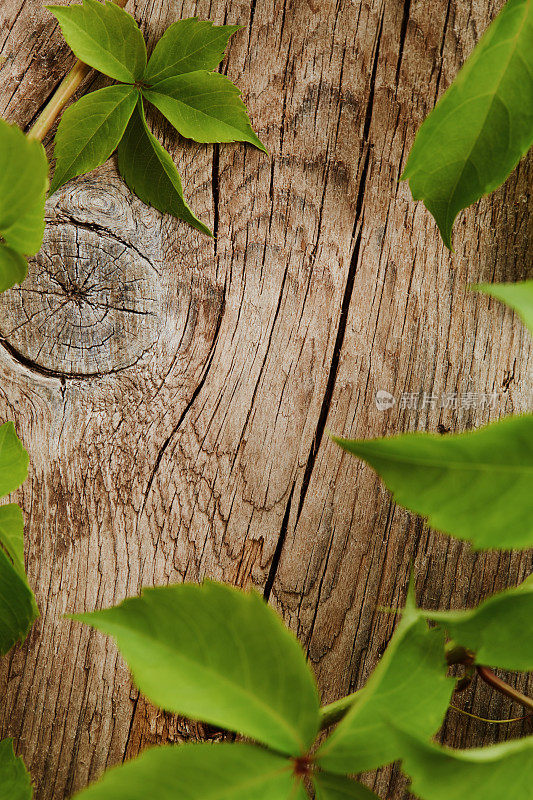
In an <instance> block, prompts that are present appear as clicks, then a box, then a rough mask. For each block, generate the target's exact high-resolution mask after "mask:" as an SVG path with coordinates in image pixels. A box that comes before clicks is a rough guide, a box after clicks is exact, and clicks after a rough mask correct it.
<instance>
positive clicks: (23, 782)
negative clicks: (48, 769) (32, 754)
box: [0, 739, 33, 800]
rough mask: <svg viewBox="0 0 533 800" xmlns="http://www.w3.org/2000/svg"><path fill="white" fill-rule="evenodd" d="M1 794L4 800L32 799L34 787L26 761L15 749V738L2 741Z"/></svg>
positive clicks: (0, 753) (0, 752)
mask: <svg viewBox="0 0 533 800" xmlns="http://www.w3.org/2000/svg"><path fill="white" fill-rule="evenodd" d="M0 796H1V797H2V798H3V800H31V798H32V797H33V789H32V785H31V779H30V776H29V775H28V772H27V771H26V767H25V766H24V762H23V760H22V759H21V758H17V756H16V755H15V751H14V750H13V739H3V740H2V741H1V742H0Z"/></svg>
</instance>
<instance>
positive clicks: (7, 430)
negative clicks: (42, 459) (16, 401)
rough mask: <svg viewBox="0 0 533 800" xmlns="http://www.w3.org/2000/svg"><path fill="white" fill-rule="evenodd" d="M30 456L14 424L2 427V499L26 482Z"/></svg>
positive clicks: (8, 423)
mask: <svg viewBox="0 0 533 800" xmlns="http://www.w3.org/2000/svg"><path fill="white" fill-rule="evenodd" d="M27 474H28V454H27V452H26V451H25V450H24V448H23V447H22V443H21V441H20V439H19V438H18V436H17V434H16V433H15V426H14V425H13V423H12V422H5V423H4V424H3V425H0V497H3V496H4V495H6V494H9V493H10V492H14V491H15V489H18V487H19V486H20V485H21V483H23V482H24V481H25V480H26V476H27Z"/></svg>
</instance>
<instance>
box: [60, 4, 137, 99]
mask: <svg viewBox="0 0 533 800" xmlns="http://www.w3.org/2000/svg"><path fill="white" fill-rule="evenodd" d="M46 7H47V8H48V10H49V11H51V12H52V14H53V15H54V16H55V17H56V19H57V21H58V22H59V24H60V26H61V31H62V33H63V36H64V37H65V40H66V42H67V44H68V45H69V47H70V48H71V50H73V51H74V53H75V54H76V56H77V57H78V58H79V59H81V60H82V61H84V62H85V63H86V64H89V66H91V67H94V69H97V70H99V71H100V72H103V73H104V74H105V75H109V77H110V78H114V79H115V80H117V81H122V82H123V83H135V82H136V81H140V80H141V78H142V76H143V74H144V70H145V68H146V45H145V43H144V39H143V35H142V33H141V32H140V30H139V28H138V26H137V23H136V22H135V20H134V19H133V17H132V16H131V15H130V14H128V13H127V12H126V11H123V9H121V8H119V6H117V5H115V3H111V2H106V3H100V2H98V0H84V2H83V5H81V6H79V5H68V6H46Z"/></svg>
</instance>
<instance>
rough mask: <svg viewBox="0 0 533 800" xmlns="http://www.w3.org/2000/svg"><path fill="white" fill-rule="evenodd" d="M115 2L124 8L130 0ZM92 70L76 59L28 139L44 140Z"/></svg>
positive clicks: (117, 0) (115, 0)
mask: <svg viewBox="0 0 533 800" xmlns="http://www.w3.org/2000/svg"><path fill="white" fill-rule="evenodd" d="M113 2H114V3H115V4H116V5H117V6H119V7H120V8H124V6H125V5H126V3H127V2H128V0H113ZM91 70H92V67H89V66H88V65H87V64H84V62H83V61H79V60H78V61H76V63H75V64H74V66H73V67H72V69H71V70H70V72H69V73H68V74H67V75H66V76H65V77H64V78H63V80H62V81H61V83H60V84H59V86H58V87H57V89H56V90H55V92H54V94H53V95H52V97H51V98H50V101H49V102H48V103H47V104H46V106H45V107H44V109H43V110H42V112H41V113H40V114H39V116H38V117H37V119H36V121H35V123H34V124H33V125H32V127H31V128H30V130H29V131H28V139H38V140H39V141H40V142H42V140H43V139H44V137H45V136H46V134H47V133H48V131H49V130H50V129H51V128H52V127H53V125H54V123H55V121H56V119H57V118H58V117H59V115H60V114H61V112H62V111H63V109H64V108H65V106H66V104H67V103H68V101H69V100H70V98H71V97H72V96H73V95H74V94H75V92H76V91H77V89H78V88H79V86H80V84H81V83H82V81H84V80H85V78H86V77H87V75H88V74H89V73H90V72H91Z"/></svg>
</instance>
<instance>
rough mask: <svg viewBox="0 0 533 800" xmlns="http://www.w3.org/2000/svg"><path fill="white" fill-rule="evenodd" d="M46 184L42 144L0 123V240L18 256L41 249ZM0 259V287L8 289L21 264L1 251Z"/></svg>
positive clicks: (46, 168) (16, 129)
mask: <svg viewBox="0 0 533 800" xmlns="http://www.w3.org/2000/svg"><path fill="white" fill-rule="evenodd" d="M47 185H48V161H47V160H46V154H45V152H44V149H43V146H42V144H41V143H40V142H36V141H32V140H30V139H27V138H26V136H24V134H23V133H22V131H21V130H20V129H19V128H17V127H16V126H15V125H8V124H7V122H4V120H0V241H1V240H3V241H4V242H5V244H7V245H8V246H9V247H10V248H12V250H16V251H17V252H18V253H23V254H24V255H27V256H31V255H34V253H36V252H37V251H38V250H39V248H40V246H41V242H42V240H43V232H44V203H45V199H46V188H47ZM0 259H1V261H0V285H1V286H4V288H7V287H6V286H5V285H4V284H5V283H6V282H7V283H9V281H10V280H11V279H10V277H9V275H8V271H9V273H10V274H11V275H12V276H13V275H14V273H16V275H20V274H21V268H22V267H21V262H20V260H18V259H16V258H15V257H14V256H12V255H11V254H10V253H9V252H6V251H5V250H4V249H3V253H2V256H1V257H0ZM15 277H16V276H15ZM16 282H17V280H13V281H12V283H11V285H13V283H16ZM2 290H3V289H0V291H2Z"/></svg>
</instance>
